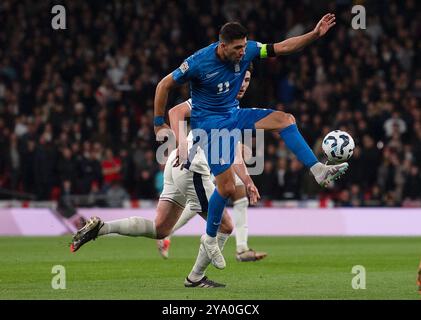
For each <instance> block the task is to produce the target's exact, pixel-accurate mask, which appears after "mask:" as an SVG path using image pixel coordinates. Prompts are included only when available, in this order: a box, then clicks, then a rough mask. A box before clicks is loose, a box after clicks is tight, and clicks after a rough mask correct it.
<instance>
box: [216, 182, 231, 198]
mask: <svg viewBox="0 0 421 320" xmlns="http://www.w3.org/2000/svg"><path fill="white" fill-rule="evenodd" d="M218 192H219V193H220V194H221V196H222V197H224V198H228V197H232V196H233V195H234V194H235V184H234V183H225V184H223V185H222V186H221V187H220V188H219V190H218Z"/></svg>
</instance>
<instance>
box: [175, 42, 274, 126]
mask: <svg viewBox="0 0 421 320" xmlns="http://www.w3.org/2000/svg"><path fill="white" fill-rule="evenodd" d="M218 43H219V42H215V43H212V44H211V45H209V46H207V47H205V48H202V49H200V50H199V51H197V52H195V53H194V54H193V55H191V56H190V57H188V58H187V59H186V60H185V61H184V62H183V63H182V64H181V66H180V67H179V68H177V69H176V70H175V71H174V72H173V73H172V75H173V78H174V80H175V81H176V82H177V83H179V84H182V83H185V82H187V81H190V94H191V98H192V111H191V118H192V120H193V121H195V120H204V119H206V118H208V117H209V116H215V115H219V116H224V115H227V116H228V115H229V114H230V112H231V110H232V109H233V108H237V107H238V105H239V102H238V100H237V99H236V98H237V94H238V91H239V90H240V87H241V84H242V82H243V79H244V75H245V73H246V71H247V68H248V66H249V64H250V62H251V61H252V60H253V59H255V58H257V57H261V58H265V57H266V56H267V53H266V45H262V44H261V43H260V42H256V41H251V40H249V41H247V44H246V48H245V49H246V50H245V55H244V56H243V58H242V59H241V61H240V62H238V63H234V62H231V61H222V60H221V59H220V58H219V57H218V56H217V55H216V50H217V46H218Z"/></svg>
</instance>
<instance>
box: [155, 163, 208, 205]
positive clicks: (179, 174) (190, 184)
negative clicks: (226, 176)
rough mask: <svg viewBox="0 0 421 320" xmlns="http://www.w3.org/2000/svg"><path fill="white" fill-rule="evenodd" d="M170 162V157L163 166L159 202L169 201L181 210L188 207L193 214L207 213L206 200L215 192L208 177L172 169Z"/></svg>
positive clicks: (184, 170) (175, 168) (178, 168)
mask: <svg viewBox="0 0 421 320" xmlns="http://www.w3.org/2000/svg"><path fill="white" fill-rule="evenodd" d="M171 160H173V159H171V157H170V158H169V159H168V161H167V163H166V165H165V169H164V189H163V191H162V193H161V196H160V200H167V201H171V202H173V203H175V204H177V205H178V206H180V207H182V208H184V207H185V206H186V205H188V206H189V207H190V210H192V211H195V212H207V211H208V199H209V198H210V196H211V195H212V193H213V192H214V190H215V185H214V184H213V183H212V181H211V178H210V176H208V175H201V174H199V173H196V172H192V171H189V170H187V169H181V167H180V166H178V167H173V161H171Z"/></svg>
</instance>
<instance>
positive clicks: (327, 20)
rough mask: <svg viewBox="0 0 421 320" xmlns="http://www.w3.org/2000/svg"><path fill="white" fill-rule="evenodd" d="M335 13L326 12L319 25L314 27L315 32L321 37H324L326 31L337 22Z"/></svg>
mask: <svg viewBox="0 0 421 320" xmlns="http://www.w3.org/2000/svg"><path fill="white" fill-rule="evenodd" d="M335 19H336V17H335V15H334V14H332V13H328V14H326V15H325V16H324V17H323V18H322V19H321V20H320V21H319V23H318V24H317V26H316V27H315V28H314V30H313V32H314V33H315V34H316V35H317V36H318V37H319V38H320V37H323V36H324V35H325V34H326V32H328V31H329V29H330V28H332V27H333V26H334V25H335V24H336V22H335Z"/></svg>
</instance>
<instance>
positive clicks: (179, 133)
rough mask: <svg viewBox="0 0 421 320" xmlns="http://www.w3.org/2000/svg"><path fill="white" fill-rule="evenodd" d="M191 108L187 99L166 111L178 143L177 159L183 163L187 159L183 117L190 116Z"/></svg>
mask: <svg viewBox="0 0 421 320" xmlns="http://www.w3.org/2000/svg"><path fill="white" fill-rule="evenodd" d="M190 114H191V109H190V106H189V104H188V102H187V101H185V102H183V103H180V104H178V105H176V106H175V107H173V108H171V109H170V111H169V112H168V117H169V119H170V126H171V129H172V130H173V132H174V134H175V139H176V140H177V144H178V156H179V161H180V162H181V163H184V162H185V160H187V149H188V148H187V135H186V122H185V119H186V118H187V117H190Z"/></svg>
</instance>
